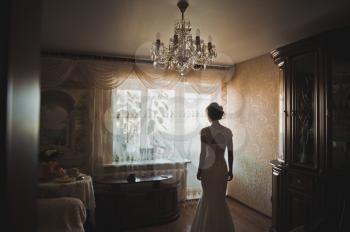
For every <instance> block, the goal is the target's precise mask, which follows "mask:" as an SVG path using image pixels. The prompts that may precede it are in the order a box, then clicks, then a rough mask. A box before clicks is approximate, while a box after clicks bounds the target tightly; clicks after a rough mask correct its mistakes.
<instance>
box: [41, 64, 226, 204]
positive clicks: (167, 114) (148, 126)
mask: <svg viewBox="0 0 350 232" xmlns="http://www.w3.org/2000/svg"><path fill="white" fill-rule="evenodd" d="M43 64H45V66H44V67H43V70H45V71H44V72H45V73H47V75H48V76H49V78H45V81H44V82H43V86H49V87H53V86H55V85H59V84H60V83H62V82H64V80H65V79H68V78H69V76H70V73H72V71H73V70H78V72H75V73H79V74H80V75H81V78H84V80H86V81H87V82H88V83H89V86H90V93H91V94H90V107H89V108H90V125H91V130H90V131H91V172H92V174H93V175H95V176H106V175H112V176H115V175H118V176H120V175H121V173H124V174H125V175H127V174H128V172H130V171H132V172H135V173H137V174H139V175H144V174H147V173H148V174H159V173H160V174H162V173H167V172H170V171H172V170H173V171H174V172H173V173H172V174H174V176H175V178H177V179H182V180H183V179H184V176H185V175H187V183H182V184H184V185H186V186H185V187H186V192H187V198H197V197H198V196H199V195H200V193H201V191H200V190H201V186H200V182H199V181H197V180H196V179H195V178H196V171H197V167H198V158H199V153H200V150H199V149H200V144H199V142H200V139H199V131H200V129H201V128H202V127H204V126H207V125H208V121H207V119H206V115H205V107H206V106H207V105H208V104H209V103H210V102H212V101H217V102H219V103H221V104H223V105H225V104H226V82H227V81H228V80H229V79H230V78H231V76H232V70H218V69H208V70H203V71H196V72H192V73H189V74H188V75H186V76H185V77H180V76H179V75H177V74H176V73H174V72H171V71H167V70H159V69H154V68H153V66H152V65H150V64H146V63H137V64H135V63H131V62H115V61H113V62H112V61H91V60H89V61H88V60H71V59H61V58H60V59H55V58H44V61H43ZM46 67H47V69H46ZM55 70H56V71H55ZM49 74H50V75H49ZM187 162H189V163H188V164H187V173H186V170H184V169H183V167H184V166H185V163H187ZM146 164H147V165H146ZM145 169H146V170H145ZM179 170H180V171H179ZM124 174H123V175H124ZM181 194H185V193H181Z"/></svg>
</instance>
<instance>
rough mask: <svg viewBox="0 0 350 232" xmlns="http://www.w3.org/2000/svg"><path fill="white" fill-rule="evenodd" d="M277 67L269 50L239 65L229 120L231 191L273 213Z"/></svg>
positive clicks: (230, 86) (232, 84)
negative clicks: (232, 145) (231, 157)
mask: <svg viewBox="0 0 350 232" xmlns="http://www.w3.org/2000/svg"><path fill="white" fill-rule="evenodd" d="M278 77H279V70H278V67H277V66H276V65H275V64H274V63H273V61H272V59H271V57H270V55H269V54H267V55H263V56H260V57H256V58H253V59H251V60H248V61H245V62H242V63H239V64H237V65H236V73H235V75H234V77H233V79H232V80H231V81H230V83H229V84H228V98H227V123H228V126H229V127H230V128H231V129H232V132H233V135H234V137H233V140H234V167H233V171H234V179H233V181H232V182H230V183H229V186H228V195H229V196H231V197H233V198H235V199H237V200H239V201H241V202H243V203H245V204H246V205H248V206H250V207H252V208H254V209H256V210H258V211H260V212H262V213H264V214H266V215H268V216H271V167H270V165H269V161H270V160H272V159H274V158H275V157H276V154H277V148H278V80H279V78H278Z"/></svg>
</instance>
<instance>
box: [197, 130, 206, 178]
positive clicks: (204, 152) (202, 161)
mask: <svg viewBox="0 0 350 232" xmlns="http://www.w3.org/2000/svg"><path fill="white" fill-rule="evenodd" d="M205 144H206V142H205V135H204V132H203V130H202V131H201V153H200V156H199V166H198V172H197V179H198V180H200V179H201V174H202V169H203V166H204V161H205V156H206V147H205Z"/></svg>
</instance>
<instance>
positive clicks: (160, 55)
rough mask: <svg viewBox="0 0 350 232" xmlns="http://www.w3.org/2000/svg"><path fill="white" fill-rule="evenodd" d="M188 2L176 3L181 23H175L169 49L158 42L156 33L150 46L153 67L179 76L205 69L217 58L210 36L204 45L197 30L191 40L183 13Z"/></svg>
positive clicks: (189, 25) (187, 23) (189, 28)
mask: <svg viewBox="0 0 350 232" xmlns="http://www.w3.org/2000/svg"><path fill="white" fill-rule="evenodd" d="M188 5H189V4H188V2H187V1H185V0H179V2H178V3H177V6H178V8H179V9H180V11H181V15H182V17H181V21H179V22H176V23H175V32H174V36H173V38H170V40H169V47H168V48H167V47H165V46H164V44H163V42H161V41H160V36H159V33H157V38H156V41H155V42H154V43H153V44H152V48H151V59H152V61H153V65H154V67H158V68H163V69H170V70H175V71H176V72H178V73H179V74H180V75H181V76H183V75H185V74H186V73H187V72H189V71H190V70H191V69H193V70H200V69H205V68H206V66H207V65H208V64H210V63H212V62H213V59H214V58H215V57H216V56H217V53H216V50H215V46H214V45H213V44H212V41H211V36H209V40H208V43H207V44H205V43H204V41H203V40H202V39H201V38H200V31H199V29H197V31H196V37H195V39H193V38H192V34H191V29H192V28H191V24H190V21H185V18H184V13H185V11H186V8H187V7H188Z"/></svg>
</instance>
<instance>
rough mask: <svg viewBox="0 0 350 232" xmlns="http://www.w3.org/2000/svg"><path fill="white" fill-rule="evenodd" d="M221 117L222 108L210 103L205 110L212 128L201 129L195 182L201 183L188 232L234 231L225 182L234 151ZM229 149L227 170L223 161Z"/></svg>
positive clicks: (230, 173) (229, 175)
mask: <svg viewBox="0 0 350 232" xmlns="http://www.w3.org/2000/svg"><path fill="white" fill-rule="evenodd" d="M223 114H224V111H223V108H222V106H220V105H219V104H217V103H215V102H214V103H211V104H210V105H209V106H208V107H207V115H208V119H209V121H210V122H211V126H209V127H205V128H203V129H202V130H201V153H200V160H199V167H198V173H197V179H198V180H200V181H201V183H202V189H203V194H202V198H201V199H200V201H199V203H198V206H197V210H196V214H195V216H194V220H193V223H192V227H191V232H234V225H233V221H232V218H231V214H230V211H229V208H228V206H227V204H226V201H225V198H226V186H227V181H231V180H232V178H233V174H232V163H233V149H232V147H233V146H232V132H231V130H230V129H229V128H227V127H224V126H222V125H221V124H220V123H219V120H220V119H221V118H222V116H223ZM226 148H227V150H228V163H229V165H228V166H229V168H228V171H227V164H226V161H225V158H224V154H225V149H226Z"/></svg>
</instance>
